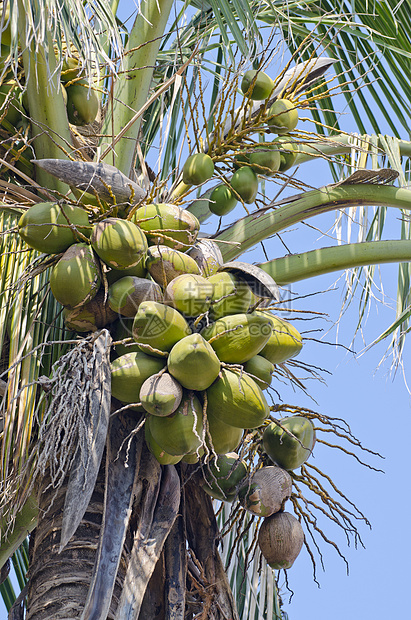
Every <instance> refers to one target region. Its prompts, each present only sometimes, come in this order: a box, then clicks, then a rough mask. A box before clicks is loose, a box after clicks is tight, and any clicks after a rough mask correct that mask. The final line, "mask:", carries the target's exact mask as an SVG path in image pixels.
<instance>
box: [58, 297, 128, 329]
mask: <svg viewBox="0 0 411 620" xmlns="http://www.w3.org/2000/svg"><path fill="white" fill-rule="evenodd" d="M105 296H106V295H105V292H104V290H102V289H100V290H99V291H98V293H97V295H96V296H95V297H94V298H93V299H92V300H91V301H89V302H88V303H87V304H86V305H85V306H80V307H79V308H74V309H70V308H64V310H63V317H64V323H65V326H66V327H67V329H71V330H72V331H74V332H79V333H84V332H95V331H97V330H98V329H102V328H103V327H106V326H107V325H110V324H111V323H113V322H114V321H115V320H116V318H117V313H116V312H114V310H112V309H111V308H110V306H109V305H108V303H107V301H105Z"/></svg>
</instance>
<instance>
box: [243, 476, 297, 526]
mask: <svg viewBox="0 0 411 620" xmlns="http://www.w3.org/2000/svg"><path fill="white" fill-rule="evenodd" d="M291 492H292V480H291V476H290V474H289V473H288V472H286V471H285V470H284V469H282V468H281V467H274V466H268V467H262V468H261V469H258V470H257V471H256V472H254V474H253V475H252V476H251V478H250V479H249V480H246V481H244V483H243V485H242V486H241V488H240V489H239V491H238V498H239V501H240V504H241V505H242V506H243V507H244V508H245V509H246V510H248V511H249V512H251V513H253V514H255V515H258V516H259V517H269V516H271V515H272V514H274V513H276V512H278V511H279V510H282V509H283V507H284V504H285V502H286V501H287V499H289V498H290V497H291Z"/></svg>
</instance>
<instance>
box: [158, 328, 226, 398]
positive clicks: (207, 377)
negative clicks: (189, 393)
mask: <svg viewBox="0 0 411 620" xmlns="http://www.w3.org/2000/svg"><path fill="white" fill-rule="evenodd" d="M167 367H168V372H169V373H170V374H171V375H172V376H173V377H174V378H175V379H177V381H179V383H181V385H182V386H183V387H185V388H186V389H187V390H199V391H201V390H206V389H207V388H208V387H210V385H211V384H212V383H213V381H215V379H217V377H218V373H219V372H220V360H219V359H218V357H217V355H216V354H215V352H214V350H213V348H212V346H211V345H210V344H208V342H207V341H206V340H204V338H203V337H202V336H200V334H190V335H189V336H186V337H185V338H182V339H181V340H179V341H178V342H176V344H175V345H174V346H173V348H172V349H171V351H170V354H169V356H168V359H167Z"/></svg>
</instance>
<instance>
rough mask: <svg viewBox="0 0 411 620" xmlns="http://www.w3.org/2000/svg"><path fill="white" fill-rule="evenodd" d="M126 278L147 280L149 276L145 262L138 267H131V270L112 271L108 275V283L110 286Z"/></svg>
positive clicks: (141, 262) (142, 261)
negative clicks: (132, 277)
mask: <svg viewBox="0 0 411 620" xmlns="http://www.w3.org/2000/svg"><path fill="white" fill-rule="evenodd" d="M126 276H134V277H135V278H145V277H146V276H147V269H146V266H145V260H144V259H143V260H141V261H140V262H139V263H138V264H137V265H134V267H130V269H110V270H109V271H107V273H106V277H107V282H108V284H109V285H110V284H113V283H114V282H117V280H121V278H125V277H126Z"/></svg>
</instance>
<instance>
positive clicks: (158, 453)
mask: <svg viewBox="0 0 411 620" xmlns="http://www.w3.org/2000/svg"><path fill="white" fill-rule="evenodd" d="M144 435H145V440H146V444H147V447H148V449H149V450H150V452H151V454H152V455H153V456H155V458H156V459H157V461H158V462H159V463H160V465H175V464H176V463H179V462H180V461H181V459H182V458H183V457H182V455H177V456H173V455H172V454H167V452H166V451H165V450H163V448H160V446H159V445H158V443H156V442H155V441H154V439H153V436H152V434H151V433H150V428H149V425H148V424H147V423H146V424H144Z"/></svg>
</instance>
